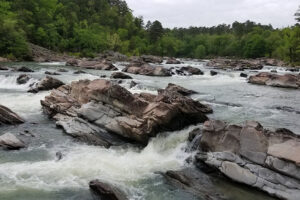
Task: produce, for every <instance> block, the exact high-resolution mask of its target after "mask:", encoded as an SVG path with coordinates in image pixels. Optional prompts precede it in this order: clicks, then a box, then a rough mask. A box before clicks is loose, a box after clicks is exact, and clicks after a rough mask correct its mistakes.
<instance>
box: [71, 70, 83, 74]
mask: <svg viewBox="0 0 300 200" xmlns="http://www.w3.org/2000/svg"><path fill="white" fill-rule="evenodd" d="M73 74H86V72H85V71H82V70H77V71H75V72H74V73H73Z"/></svg>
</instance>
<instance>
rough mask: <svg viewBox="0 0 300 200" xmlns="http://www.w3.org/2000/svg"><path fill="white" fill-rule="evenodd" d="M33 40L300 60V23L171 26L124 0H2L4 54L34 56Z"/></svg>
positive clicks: (87, 47) (88, 50)
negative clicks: (133, 8) (137, 13)
mask: <svg viewBox="0 0 300 200" xmlns="http://www.w3.org/2000/svg"><path fill="white" fill-rule="evenodd" d="M295 10H297V8H295ZM299 13H300V11H299V10H298V11H297V12H296V14H295V19H296V20H297V21H298V22H300V18H299V16H300V14H299ZM28 42H30V43H33V44H37V45H40V46H43V47H46V48H49V49H52V50H54V51H58V52H68V53H70V54H73V55H78V56H94V55H96V54H97V53H99V52H103V51H106V50H113V51H119V52H121V53H123V54H126V55H141V54H155V55H161V56H174V57H192V58H207V57H208V58H209V57H215V56H230V57H242V58H257V57H265V56H266V57H273V58H279V59H282V60H285V61H287V62H291V63H299V62H300V25H299V24H296V25H295V26H293V27H287V28H284V29H274V28H273V27H272V26H271V25H261V24H256V23H254V22H251V21H246V22H245V23H239V22H234V23H233V24H232V25H225V24H222V25H218V26H215V27H210V28H207V27H190V28H174V29H172V30H171V29H164V28H163V26H162V24H161V23H160V22H159V21H154V22H147V23H144V21H143V19H142V18H141V17H135V16H133V14H132V11H131V10H130V9H129V8H128V6H127V4H126V2H125V1H122V0H26V1H24V0H0V56H5V57H9V58H18V59H30V50H29V48H28Z"/></svg>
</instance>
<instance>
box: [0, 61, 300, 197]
mask: <svg viewBox="0 0 300 200" xmlns="http://www.w3.org/2000/svg"><path fill="white" fill-rule="evenodd" d="M123 64H124V63H117V67H118V68H119V69H120V70H121V69H122V68H123ZM204 64H205V63H203V62H193V61H185V64H180V65H165V67H172V66H186V65H190V66H193V67H197V68H200V69H201V70H202V71H204V72H205V74H204V75H199V76H179V75H174V76H172V77H163V78H162V77H147V76H140V75H131V76H132V77H133V78H134V79H133V80H134V81H135V82H137V83H138V85H137V86H135V87H134V88H131V89H130V91H131V92H133V93H139V92H150V93H154V94H155V93H156V90H157V89H159V88H164V87H165V86H167V84H168V83H175V84H178V85H181V86H183V87H186V88H188V89H192V90H195V91H197V92H198V94H195V95H193V96H192V98H193V99H196V100H200V101H201V102H203V103H207V104H209V105H211V106H212V108H213V110H214V113H213V114H211V115H209V117H210V118H214V119H220V120H225V121H227V122H229V123H237V124H239V123H242V122H243V121H245V120H257V121H259V122H261V123H262V124H263V126H264V127H266V128H271V129H272V128H288V129H290V130H292V131H294V132H295V133H300V120H299V118H300V101H299V99H300V91H299V90H292V89H282V88H272V87H267V86H257V85H251V84H248V83H247V81H246V79H245V78H242V77H240V72H235V71H218V72H219V74H218V75H217V76H211V75H210V74H209V71H210V69H209V68H206V67H205V66H204ZM7 66H9V67H18V66H27V67H29V68H31V69H33V70H35V72H34V73H30V74H31V76H32V79H31V80H30V81H29V82H28V83H27V84H25V85H18V84H17V83H16V79H17V77H18V75H19V74H21V72H13V71H2V72H1V71H0V104H2V105H4V106H7V107H9V108H10V109H12V110H13V111H15V112H16V113H18V114H19V115H20V116H22V117H23V118H24V119H25V120H26V123H25V124H22V125H19V126H0V133H1V134H2V133H7V132H10V133H13V134H16V135H18V137H19V138H21V139H22V140H24V141H25V142H26V143H27V144H28V147H27V148H25V149H22V150H19V151H3V150H0V199H1V200H21V199H22V200H41V199H43V200H44V199H45V200H89V199H93V197H92V194H91V192H90V191H89V188H88V183H89V181H91V180H93V179H97V178H98V179H101V180H104V181H107V182H109V183H112V184H115V185H117V186H118V187H120V188H121V189H123V190H124V191H125V192H126V193H127V195H128V196H129V198H130V199H134V200H142V199H146V200H169V199H170V200H171V199H172V200H173V199H175V200H177V199H178V200H179V199H187V200H188V199H197V198H196V197H194V196H192V195H191V194H188V193H185V192H183V191H180V190H178V189H174V188H172V187H171V186H169V185H168V184H166V182H165V180H164V178H163V177H162V176H161V175H160V174H159V173H158V172H165V171H167V170H179V169H182V168H185V167H189V166H188V164H187V163H186V162H185V160H186V159H187V158H188V157H189V156H190V155H191V154H192V153H187V152H186V151H185V149H186V146H187V143H186V140H187V137H188V133H189V132H190V131H191V130H193V129H194V128H195V127H198V126H201V124H199V125H197V126H190V127H187V128H186V129H184V130H180V131H176V132H166V133H161V134H159V136H157V137H156V138H153V139H151V141H150V142H149V144H148V145H147V146H146V147H145V148H144V149H139V148H137V147H134V146H126V147H113V148H110V149H105V148H103V147H99V146H89V145H86V144H83V143H78V142H76V141H74V140H73V139H72V138H71V137H69V136H67V135H65V134H64V133H63V131H62V130H60V129H57V128H56V126H55V122H54V121H51V120H49V119H48V118H47V116H46V115H44V114H43V113H42V110H41V105H40V100H41V99H43V98H44V97H45V96H46V95H48V94H49V93H50V92H40V93H38V94H31V93H27V90H28V89H29V85H30V84H31V83H33V82H34V81H35V80H37V79H39V78H42V77H44V76H45V74H44V73H45V71H53V72H54V71H56V70H57V69H59V68H65V69H66V70H68V72H64V73H63V72H61V74H62V75H59V76H56V78H58V79H60V80H62V81H63V82H65V83H71V82H72V81H75V80H80V79H97V78H99V76H101V75H107V76H108V77H109V76H110V74H111V73H112V72H108V71H96V70H85V71H86V72H87V73H86V74H73V72H74V71H76V70H78V69H75V68H72V67H66V66H65V65H64V63H8V64H7ZM271 69H273V67H267V66H266V67H265V68H264V69H262V70H261V71H270V70H271ZM277 71H278V72H279V73H285V69H284V68H281V69H277ZM246 73H249V74H254V73H255V72H249V71H246ZM130 82H131V80H126V81H123V83H122V84H121V85H122V86H124V87H126V88H127V89H129V85H130ZM24 130H27V131H29V132H30V133H32V135H29V136H24V135H20V133H23V132H24ZM56 152H61V153H62V154H63V158H62V160H59V161H58V160H57V157H56V155H55V154H56ZM212 180H214V181H213V183H214V184H215V187H216V190H217V191H220V192H222V193H224V194H225V195H226V196H227V197H228V198H229V199H235V200H239V199H245V200H248V199H249V200H250V199H254V198H255V199H256V200H265V199H273V198H271V197H268V196H267V195H265V194H264V193H261V192H258V191H256V190H251V189H249V188H245V187H244V186H241V185H239V184H234V183H231V182H230V181H227V180H221V179H220V180H218V179H214V178H212Z"/></svg>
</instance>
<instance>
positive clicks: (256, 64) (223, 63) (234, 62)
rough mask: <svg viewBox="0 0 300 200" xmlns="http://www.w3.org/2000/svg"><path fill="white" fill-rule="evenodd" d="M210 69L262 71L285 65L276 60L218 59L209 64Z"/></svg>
mask: <svg viewBox="0 0 300 200" xmlns="http://www.w3.org/2000/svg"><path fill="white" fill-rule="evenodd" d="M206 65H207V66H209V67H215V68H218V69H233V70H237V71H243V70H246V69H250V70H260V69H262V68H263V66H264V65H271V66H282V65H283V63H281V62H280V61H277V60H276V59H241V60H239V59H225V58H218V59H212V60H210V61H209V62H208V63H207V64H206Z"/></svg>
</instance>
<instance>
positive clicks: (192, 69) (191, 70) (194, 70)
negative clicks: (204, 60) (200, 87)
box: [180, 66, 204, 75]
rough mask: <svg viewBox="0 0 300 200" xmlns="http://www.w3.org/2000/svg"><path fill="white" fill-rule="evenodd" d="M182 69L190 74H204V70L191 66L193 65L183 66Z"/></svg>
mask: <svg viewBox="0 0 300 200" xmlns="http://www.w3.org/2000/svg"><path fill="white" fill-rule="evenodd" d="M180 70H181V71H185V72H188V73H189V74H190V75H203V74H204V72H203V71H201V70H200V69H198V68H196V67H191V66H187V67H181V68H180Z"/></svg>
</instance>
